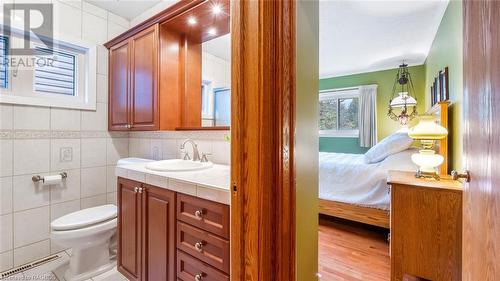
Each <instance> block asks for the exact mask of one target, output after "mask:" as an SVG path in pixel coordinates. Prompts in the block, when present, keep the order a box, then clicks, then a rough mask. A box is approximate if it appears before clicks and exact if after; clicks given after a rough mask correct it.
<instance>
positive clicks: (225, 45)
mask: <svg viewBox="0 0 500 281" xmlns="http://www.w3.org/2000/svg"><path fill="white" fill-rule="evenodd" d="M201 47H202V50H203V52H207V53H209V54H212V55H214V56H216V57H219V58H221V59H223V60H225V61H231V34H230V33H229V34H226V35H223V36H221V37H217V38H215V39H212V40H209V41H207V42H204V43H203V44H202V45H201Z"/></svg>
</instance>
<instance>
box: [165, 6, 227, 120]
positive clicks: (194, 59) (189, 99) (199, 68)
mask: <svg viewBox="0 0 500 281" xmlns="http://www.w3.org/2000/svg"><path fill="white" fill-rule="evenodd" d="M229 10H230V5H229V1H228V0H208V1H205V2H203V3H201V4H199V5H197V6H195V7H193V8H192V9H190V10H188V11H185V12H183V13H181V14H180V15H178V16H175V17H173V18H172V19H170V20H168V21H166V22H164V23H162V24H161V25H160V41H161V44H160V45H161V49H162V55H161V66H160V67H162V68H161V69H160V75H161V76H162V79H164V80H165V81H169V83H164V84H163V87H162V88H161V89H160V91H161V92H162V93H165V95H164V98H163V102H165V103H169V102H171V104H179V106H178V108H172V111H171V115H172V116H171V119H172V120H174V121H175V120H177V121H178V123H179V126H178V127H176V130H199V129H203V130H227V129H228V128H229V126H230V123H231V121H230V115H231V114H230V113H231V109H230V103H231V35H230V13H229V12H230V11H229Z"/></svg>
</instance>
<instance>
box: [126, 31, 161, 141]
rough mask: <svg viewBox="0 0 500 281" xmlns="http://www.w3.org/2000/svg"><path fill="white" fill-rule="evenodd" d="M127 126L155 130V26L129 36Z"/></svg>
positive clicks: (157, 123) (156, 89)
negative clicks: (128, 111) (129, 75)
mask: <svg viewBox="0 0 500 281" xmlns="http://www.w3.org/2000/svg"><path fill="white" fill-rule="evenodd" d="M130 47H131V56H130V63H131V65H130V74H131V77H130V83H131V87H130V88H131V89H132V90H131V95H130V98H131V103H130V125H131V129H132V130H141V131H142V130H158V129H159V127H160V124H159V119H158V113H159V112H158V25H154V26H152V27H151V28H148V29H146V30H144V31H142V32H141V33H139V34H137V35H135V36H133V37H132V38H131V39H130Z"/></svg>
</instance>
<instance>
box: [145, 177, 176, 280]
mask: <svg viewBox="0 0 500 281" xmlns="http://www.w3.org/2000/svg"><path fill="white" fill-rule="evenodd" d="M143 200H144V201H143V202H144V203H143V205H144V206H145V208H144V215H143V218H144V222H145V223H144V237H145V239H144V243H145V244H144V252H143V253H144V257H145V259H144V263H145V267H144V268H145V270H144V278H143V279H144V280H150V281H153V280H165V281H175V239H174V238H175V193H174V192H172V191H170V190H166V189H163V188H159V187H154V186H149V185H146V186H145V193H143Z"/></svg>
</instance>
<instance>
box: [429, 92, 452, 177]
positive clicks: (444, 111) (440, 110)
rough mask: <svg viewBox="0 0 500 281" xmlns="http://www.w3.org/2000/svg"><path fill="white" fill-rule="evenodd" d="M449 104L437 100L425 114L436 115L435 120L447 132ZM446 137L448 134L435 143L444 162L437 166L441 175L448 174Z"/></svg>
mask: <svg viewBox="0 0 500 281" xmlns="http://www.w3.org/2000/svg"><path fill="white" fill-rule="evenodd" d="M449 106H450V102H449V101H440V102H437V103H436V104H435V105H434V106H433V107H432V108H431V109H430V110H429V111H427V112H426V113H425V114H426V115H433V116H436V122H437V123H438V124H440V125H441V126H443V127H445V128H446V129H447V130H448V132H450V128H449V127H448V107H449ZM448 138H449V134H448V136H447V137H446V138H444V139H442V140H440V141H439V142H438V143H437V147H436V152H438V153H439V154H441V155H443V157H444V162H443V164H442V165H441V167H440V168H439V172H440V174H441V175H447V174H448V167H449V157H448Z"/></svg>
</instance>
